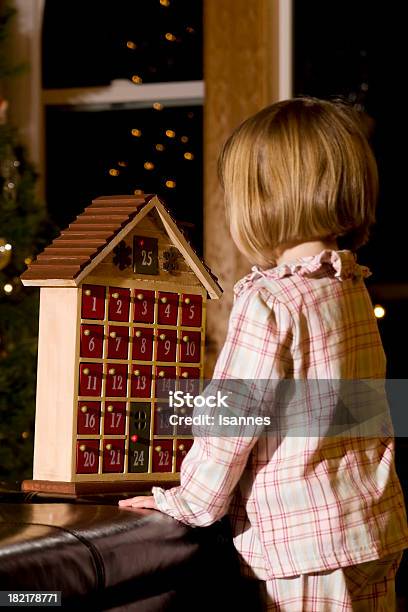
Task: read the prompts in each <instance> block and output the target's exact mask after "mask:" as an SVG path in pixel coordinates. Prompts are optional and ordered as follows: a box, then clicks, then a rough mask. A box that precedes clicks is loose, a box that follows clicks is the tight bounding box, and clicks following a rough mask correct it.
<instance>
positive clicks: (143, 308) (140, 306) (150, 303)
mask: <svg viewBox="0 0 408 612" xmlns="http://www.w3.org/2000/svg"><path fill="white" fill-rule="evenodd" d="M134 304H135V309H134V314H133V320H134V322H135V323H154V291H146V290H145V289H135V298H134Z"/></svg>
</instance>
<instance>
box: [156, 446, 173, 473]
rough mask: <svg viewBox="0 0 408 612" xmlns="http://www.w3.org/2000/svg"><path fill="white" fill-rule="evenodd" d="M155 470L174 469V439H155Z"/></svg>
mask: <svg viewBox="0 0 408 612" xmlns="http://www.w3.org/2000/svg"><path fill="white" fill-rule="evenodd" d="M152 463H153V465H152V470H153V472H172V471H173V440H161V439H160V438H159V439H157V440H154V441H153V462H152Z"/></svg>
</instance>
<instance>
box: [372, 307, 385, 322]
mask: <svg viewBox="0 0 408 612" xmlns="http://www.w3.org/2000/svg"><path fill="white" fill-rule="evenodd" d="M374 314H375V316H376V317H377V319H382V318H383V317H384V316H385V308H384V307H383V306H381V304H376V305H375V306H374Z"/></svg>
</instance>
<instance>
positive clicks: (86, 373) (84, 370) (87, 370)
mask: <svg viewBox="0 0 408 612" xmlns="http://www.w3.org/2000/svg"><path fill="white" fill-rule="evenodd" d="M82 371H83V373H84V374H85V376H88V374H89V368H84V369H83V370H82Z"/></svg>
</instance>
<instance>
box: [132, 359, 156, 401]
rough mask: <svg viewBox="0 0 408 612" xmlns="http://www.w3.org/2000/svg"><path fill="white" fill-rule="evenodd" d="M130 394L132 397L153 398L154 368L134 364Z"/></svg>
mask: <svg viewBox="0 0 408 612" xmlns="http://www.w3.org/2000/svg"><path fill="white" fill-rule="evenodd" d="M130 394H131V396H132V397H151V395H152V366H148V365H141V364H139V363H136V364H133V366H132V373H131V391H130Z"/></svg>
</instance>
